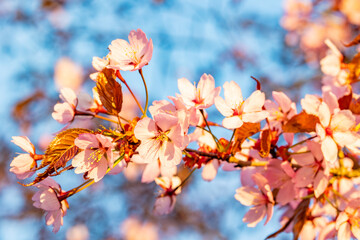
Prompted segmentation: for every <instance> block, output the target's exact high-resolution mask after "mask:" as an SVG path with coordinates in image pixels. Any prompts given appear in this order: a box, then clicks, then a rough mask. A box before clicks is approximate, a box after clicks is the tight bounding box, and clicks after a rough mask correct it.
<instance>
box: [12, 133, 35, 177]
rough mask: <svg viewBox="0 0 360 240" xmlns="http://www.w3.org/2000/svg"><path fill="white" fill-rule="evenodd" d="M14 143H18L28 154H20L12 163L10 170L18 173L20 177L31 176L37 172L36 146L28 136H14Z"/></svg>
mask: <svg viewBox="0 0 360 240" xmlns="http://www.w3.org/2000/svg"><path fill="white" fill-rule="evenodd" d="M11 141H12V142H13V143H15V144H16V145H18V146H19V147H21V148H22V150H24V151H25V152H27V153H28V154H24V153H23V154H19V155H18V156H17V157H15V158H14V159H13V160H12V162H11V163H10V167H11V168H10V172H13V173H14V174H16V177H17V178H18V179H25V178H28V177H31V176H32V175H33V174H34V173H35V168H36V161H35V159H34V157H35V156H36V154H35V147H34V145H33V144H32V143H31V142H30V140H29V139H28V138H27V137H12V140H11Z"/></svg>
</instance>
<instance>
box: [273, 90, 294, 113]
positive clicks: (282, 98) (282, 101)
mask: <svg viewBox="0 0 360 240" xmlns="http://www.w3.org/2000/svg"><path fill="white" fill-rule="evenodd" d="M272 96H273V98H274V100H275V101H276V102H277V103H278V104H279V106H280V108H281V110H282V112H284V113H287V112H289V111H290V109H291V103H292V102H291V100H290V98H289V97H288V96H286V94H285V93H283V92H276V91H273V92H272Z"/></svg>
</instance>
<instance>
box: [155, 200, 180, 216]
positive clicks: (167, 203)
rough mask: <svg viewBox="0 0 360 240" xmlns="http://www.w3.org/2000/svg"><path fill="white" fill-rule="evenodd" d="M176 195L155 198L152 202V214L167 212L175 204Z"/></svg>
mask: <svg viewBox="0 0 360 240" xmlns="http://www.w3.org/2000/svg"><path fill="white" fill-rule="evenodd" d="M175 202H176V197H175V196H173V197H169V196H166V197H159V198H157V199H156V201H155V204H154V210H153V211H154V214H155V215H164V214H169V213H170V212H171V211H172V210H173V209H174V206H175Z"/></svg>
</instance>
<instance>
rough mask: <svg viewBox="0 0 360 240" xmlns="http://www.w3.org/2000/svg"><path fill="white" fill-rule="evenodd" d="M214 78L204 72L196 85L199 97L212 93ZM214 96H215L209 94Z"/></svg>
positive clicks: (202, 97)
mask: <svg viewBox="0 0 360 240" xmlns="http://www.w3.org/2000/svg"><path fill="white" fill-rule="evenodd" d="M214 89H215V80H214V78H213V77H212V76H211V75H210V74H206V73H204V74H203V75H202V76H201V78H200V81H199V83H198V85H197V91H198V92H200V98H201V99H205V98H207V97H209V96H211V95H213V94H214V92H213V91H214ZM211 97H215V96H211Z"/></svg>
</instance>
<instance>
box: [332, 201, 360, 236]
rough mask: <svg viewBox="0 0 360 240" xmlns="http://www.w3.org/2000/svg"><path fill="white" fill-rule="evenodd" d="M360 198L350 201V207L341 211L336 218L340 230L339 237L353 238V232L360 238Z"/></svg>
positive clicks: (337, 228)
mask: <svg viewBox="0 0 360 240" xmlns="http://www.w3.org/2000/svg"><path fill="white" fill-rule="evenodd" d="M359 203H360V198H358V199H354V200H352V201H350V202H349V203H348V207H347V208H346V209H345V211H344V212H341V213H340V214H339V216H338V217H337V218H336V230H337V231H338V234H337V236H338V239H344V240H347V239H349V240H350V239H351V234H353V235H354V236H355V238H356V239H360V227H359V222H360V215H359V211H358V209H359V206H360V204H359Z"/></svg>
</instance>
